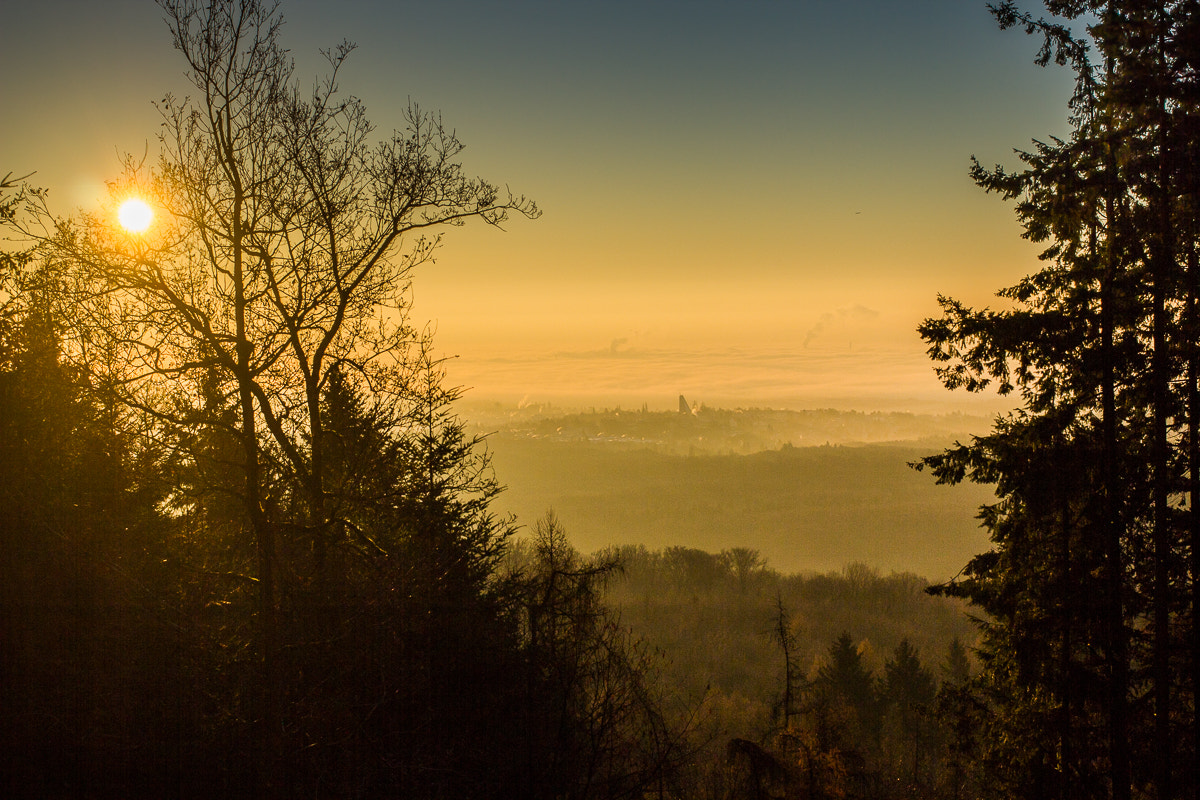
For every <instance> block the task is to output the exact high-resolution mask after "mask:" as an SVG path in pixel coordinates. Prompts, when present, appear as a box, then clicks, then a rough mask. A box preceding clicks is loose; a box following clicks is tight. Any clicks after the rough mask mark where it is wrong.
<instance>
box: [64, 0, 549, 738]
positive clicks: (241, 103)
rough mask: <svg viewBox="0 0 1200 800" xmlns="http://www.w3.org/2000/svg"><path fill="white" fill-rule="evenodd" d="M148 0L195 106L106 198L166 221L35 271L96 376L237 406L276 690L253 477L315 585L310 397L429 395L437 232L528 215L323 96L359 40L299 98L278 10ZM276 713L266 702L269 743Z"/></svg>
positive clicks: (179, 106) (340, 531) (174, 119)
mask: <svg viewBox="0 0 1200 800" xmlns="http://www.w3.org/2000/svg"><path fill="white" fill-rule="evenodd" d="M158 4H159V6H160V7H161V8H162V10H163V11H164V12H165V15H166V21H167V24H168V26H169V28H170V32H171V35H172V38H173V40H174V44H175V47H176V49H178V50H179V51H180V52H181V53H182V55H183V57H184V58H185V60H186V62H187V73H186V74H187V77H188V79H189V80H190V82H191V84H192V86H193V89H194V90H195V95H194V96H188V97H184V98H182V99H181V98H177V97H175V96H172V95H167V96H166V97H165V98H164V99H163V100H162V101H161V102H160V103H159V109H160V112H161V114H162V117H163V129H162V133H161V135H160V144H161V147H160V156H159V159H158V162H157V165H156V166H155V167H154V168H152V169H145V168H143V167H141V166H140V165H138V164H135V163H133V162H132V161H130V162H129V164H128V169H127V170H126V174H125V175H124V176H123V177H122V179H121V180H120V181H118V182H116V183H114V185H113V190H114V197H119V196H121V195H123V194H126V193H135V192H136V193H138V194H142V195H146V196H148V197H149V198H150V199H151V200H152V203H153V205H155V206H157V208H158V209H160V210H161V212H163V213H162V214H161V219H160V220H158V221H157V223H156V225H155V226H154V228H153V229H152V230H151V231H150V232H149V233H147V234H143V235H138V234H129V233H123V232H120V231H117V230H115V229H114V228H113V226H112V225H111V224H110V223H109V221H108V220H106V219H103V218H100V217H85V218H84V219H83V220H82V222H81V223H80V224H79V225H78V226H72V225H60V226H59V229H58V232H57V235H56V236H54V237H53V238H52V239H51V240H49V241H48V243H47V252H48V253H49V257H48V261H49V263H51V264H52V265H54V266H56V267H57V268H58V269H59V274H61V275H64V276H66V275H69V276H70V277H71V280H72V285H73V286H74V288H75V289H76V290H77V291H76V293H75V294H74V295H72V298H73V300H72V301H73V302H74V303H75V304H76V316H77V317H78V318H79V319H80V320H81V325H80V333H79V335H78V336H77V339H76V341H75V343H74V344H75V349H76V352H77V354H78V355H79V356H80V357H81V359H83V360H88V359H89V358H90V356H91V351H92V350H93V349H94V348H95V347H96V346H97V343H98V342H99V341H101V340H103V341H104V342H105V347H107V348H109V350H110V351H111V352H109V358H108V359H106V362H107V363H109V364H117V365H119V367H117V368H115V369H114V370H113V371H112V373H110V374H108V375H106V376H103V377H104V378H105V379H106V380H107V381H108V382H110V383H111V384H112V386H113V387H114V388H115V389H118V390H119V391H120V392H121V394H122V396H123V397H124V398H125V400H126V401H127V402H129V403H130V404H132V405H134V406H136V407H139V408H141V409H143V410H145V411H147V412H148V413H150V414H152V415H154V416H157V417H158V418H159V419H161V420H163V421H164V422H167V423H169V424H171V425H174V426H180V425H185V424H187V420H186V418H185V416H184V415H182V414H179V413H178V412H177V411H176V410H175V409H176V408H177V407H178V403H176V404H175V405H172V404H171V403H168V402H165V399H166V398H168V397H170V396H171V395H177V394H178V393H179V391H180V387H181V386H191V387H196V386H199V385H200V384H201V383H202V382H206V381H207V382H208V383H209V385H210V388H211V384H212V382H213V380H214V376H215V379H216V381H217V383H218V384H219V385H220V388H221V390H222V391H224V392H225V393H226V395H227V396H228V397H229V399H230V401H231V403H232V404H234V405H236V408H237V410H238V411H237V416H238V422H237V427H238V432H239V438H240V440H241V449H242V456H241V460H242V463H241V467H242V472H243V478H244V480H243V481H242V493H243V501H244V504H245V508H246V515H247V522H248V526H249V529H250V531H252V533H253V537H254V540H255V543H256V549H257V574H256V576H255V578H256V580H257V584H258V590H259V598H258V604H259V609H258V615H259V620H260V632H259V635H260V637H261V641H260V647H261V653H262V661H263V678H264V683H265V692H266V693H267V694H268V695H269V694H270V692H271V691H273V690H272V687H273V686H274V685H275V683H276V681H275V676H274V674H273V671H274V669H275V667H274V662H275V659H276V654H277V650H278V647H279V642H278V632H277V623H276V621H275V615H276V609H277V603H278V598H277V589H276V586H277V583H278V581H279V580H280V577H281V575H280V570H281V569H283V568H287V569H290V570H295V569H297V568H298V566H297V565H296V564H291V565H284V564H281V563H280V560H279V556H278V554H277V551H278V542H277V539H278V537H279V535H280V528H279V526H278V525H276V524H275V522H274V521H273V519H272V514H271V508H272V506H273V504H274V503H276V502H278V497H277V496H273V495H272V494H271V490H270V489H269V488H267V487H268V484H267V481H266V479H265V477H264V469H265V465H266V464H269V465H270V470H271V472H272V475H273V476H274V478H275V479H277V480H278V481H279V482H280V485H282V486H285V487H286V491H287V492H289V493H291V494H292V495H293V496H295V497H301V498H303V501H302V503H300V504H299V506H300V508H301V509H302V513H303V520H302V523H301V524H299V525H296V526H291V527H289V535H291V536H295V537H300V538H302V539H304V542H303V545H304V548H305V550H306V552H308V553H310V554H311V557H310V559H309V560H308V562H307V564H306V565H305V568H306V569H307V570H309V572H310V574H309V576H308V577H310V578H311V577H314V576H316V577H318V578H319V576H320V574H321V569H322V565H323V561H324V553H325V552H326V550H327V549H328V548H329V547H330V545H331V544H332V543H333V541H334V540H335V538H336V537H338V536H346V535H352V533H353V530H354V528H353V527H352V526H342V525H336V524H334V523H335V520H333V519H332V518H331V511H330V509H331V508H333V507H334V505H333V504H331V503H329V502H328V496H327V495H328V491H329V490H328V487H327V486H326V483H327V476H326V471H327V468H326V460H327V459H326V455H325V453H324V452H323V450H324V447H325V444H324V443H325V442H326V441H327V437H325V436H323V435H322V433H323V429H324V421H323V419H322V404H321V397H322V391H323V389H324V387H325V386H326V385H327V383H328V381H329V379H330V377H331V376H332V375H333V374H334V373H335V372H340V374H343V375H349V376H353V379H354V380H356V381H357V382H359V383H360V384H361V385H363V386H365V387H368V388H369V389H370V391H371V392H372V394H374V395H376V396H379V397H387V398H390V399H389V400H388V402H394V401H395V400H396V398H400V399H403V398H405V397H411V396H412V395H413V394H414V393H416V392H419V391H423V389H422V387H421V386H420V382H419V381H413V380H412V377H413V375H414V374H416V373H417V372H419V371H420V370H421V369H422V365H427V364H428V352H427V351H428V337H427V336H426V335H425V334H424V333H423V332H421V331H420V330H419V329H414V327H413V326H412V325H410V324H409V322H408V307H409V294H408V288H409V281H410V278H411V275H412V271H413V269H414V268H415V267H417V266H418V265H420V264H422V263H425V262H427V261H429V260H430V259H431V257H432V255H433V253H434V251H435V249H436V247H437V244H438V242H439V239H440V236H441V232H442V231H444V230H445V229H446V228H447V227H449V226H455V225H460V224H463V223H464V222H465V221H466V220H468V219H478V220H482V221H483V222H484V223H486V224H489V225H493V226H500V225H501V224H502V223H503V222H504V221H505V220H506V218H507V217H508V216H509V214H512V213H516V214H520V215H524V216H526V217H530V218H532V217H536V216H537V215H538V213H539V212H538V209H537V207H536V205H535V204H534V203H533V202H531V201H529V200H527V199H526V198H524V197H517V196H513V195H511V194H510V193H508V192H507V191H501V190H500V189H499V188H497V187H496V186H494V185H492V184H490V183H487V182H486V181H482V180H478V179H475V178H471V177H469V176H467V175H466V174H465V173H464V171H463V168H462V166H461V163H460V161H459V156H460V154H461V152H462V149H463V145H462V144H461V143H460V141H459V140H458V138H457V137H456V135H455V134H454V133H453V132H452V131H450V130H448V129H447V128H446V127H445V126H444V125H443V124H442V121H441V119H440V118H439V117H438V116H436V115H432V114H429V113H427V112H425V111H422V110H421V109H420V108H418V107H417V106H416V105H410V106H409V108H408V111H407V114H406V122H407V126H406V129H405V130H403V131H399V132H396V133H394V134H392V135H391V136H390V137H387V138H384V139H383V140H382V141H380V142H378V143H372V134H373V129H372V126H371V124H370V123H369V121H368V119H367V117H366V112H365V109H364V107H363V105H362V103H361V102H360V101H359V100H357V99H356V98H353V97H349V96H345V95H343V94H341V93H340V92H339V90H338V85H337V75H338V71H339V68H340V67H341V65H342V64H343V63H344V61H345V59H346V58H347V57H348V55H349V54H350V53H351V51H352V50H353V47H352V45H350V44H347V43H343V44H342V45H340V46H338V47H336V48H334V49H332V50H330V51H327V52H325V53H324V55H325V56H326V58H327V59H328V61H329V65H330V70H329V74H328V77H327V78H325V79H324V80H323V81H320V82H319V83H318V84H317V85H316V86H315V87H314V88H313V90H312V91H311V92H305V91H302V90H301V89H300V88H299V86H298V85H297V83H296V81H295V80H294V77H293V63H292V60H291V59H290V57H289V56H288V55H287V51H286V50H285V49H284V48H283V47H282V46H281V45H280V43H279V31H280V26H281V23H282V17H281V15H280V13H279V10H278V4H277V3H272V2H269V1H264V0H159V3H158ZM51 271H53V270H51ZM281 491H283V490H281ZM295 507H296V504H295V503H293V508H295ZM293 544H294V543H293ZM293 549H295V548H293ZM275 708H276V703H275V701H273V700H272V699H271V698H270V697H269V696H268V697H266V698H265V700H264V708H263V712H262V714H263V719H264V725H265V726H266V727H267V728H268V729H272V728H274V727H276V726H275V725H274V722H273V719H272V718H273V717H274V716H275V713H276V711H275Z"/></svg>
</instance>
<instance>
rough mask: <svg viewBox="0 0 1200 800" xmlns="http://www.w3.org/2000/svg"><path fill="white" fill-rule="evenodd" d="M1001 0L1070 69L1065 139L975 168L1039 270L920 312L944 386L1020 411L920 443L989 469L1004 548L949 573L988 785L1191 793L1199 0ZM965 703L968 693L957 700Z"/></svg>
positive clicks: (984, 514)
mask: <svg viewBox="0 0 1200 800" xmlns="http://www.w3.org/2000/svg"><path fill="white" fill-rule="evenodd" d="M1045 7H1046V11H1047V12H1048V17H1039V16H1037V15H1035V14H1033V13H1029V12H1026V11H1023V10H1021V9H1020V8H1018V7H1017V5H1016V4H1015V3H1014V2H1011V0H1008V1H1006V2H1003V3H1000V4H998V5H996V6H993V7H992V10H993V13H994V15H995V17H996V19H997V21H998V22H999V24H1000V25H1001V27H1004V28H1009V27H1017V28H1020V29H1023V30H1024V31H1026V32H1027V33H1029V34H1033V35H1035V36H1038V37H1040V38H1041V40H1042V43H1043V45H1042V48H1041V50H1040V52H1039V56H1038V61H1039V63H1041V64H1043V65H1045V64H1048V63H1049V62H1050V61H1054V62H1055V63H1056V64H1059V65H1068V66H1069V67H1070V68H1071V69H1073V70H1074V71H1075V74H1076V77H1077V81H1076V91H1075V94H1074V96H1073V98H1072V100H1071V105H1070V114H1071V121H1072V123H1073V133H1072V135H1071V137H1070V138H1069V139H1066V140H1060V139H1054V140H1051V141H1050V142H1035V143H1034V147H1033V148H1032V149H1030V150H1028V151H1018V156H1019V158H1020V159H1021V161H1022V162H1023V164H1024V167H1023V168H1022V169H1020V170H1018V171H1010V170H1007V169H1004V168H1002V167H996V168H995V169H993V170H988V169H985V168H984V167H983V166H982V165H980V164H979V163H977V162H976V163H975V164H974V166H973V168H972V177H973V178H974V179H975V181H976V182H977V183H978V184H979V185H980V186H981V187H983V188H984V189H985V190H987V191H989V192H997V193H999V194H1001V195H1003V196H1004V197H1005V198H1007V199H1010V200H1014V201H1016V210H1017V215H1018V217H1019V219H1020V220H1021V223H1022V225H1023V226H1024V229H1025V233H1024V236H1025V238H1027V239H1029V240H1031V241H1034V242H1039V243H1042V244H1044V246H1045V247H1044V250H1043V253H1042V259H1043V261H1044V266H1043V267H1042V268H1041V269H1040V270H1039V271H1038V272H1036V273H1035V274H1032V275H1030V276H1028V277H1026V278H1024V279H1023V280H1022V281H1020V282H1019V283H1018V284H1016V285H1015V286H1013V287H1010V288H1008V289H1005V290H1003V291H1001V292H1000V297H1001V298H1002V299H1003V300H1004V307H1003V308H1002V309H1001V310H999V311H993V310H989V309H983V310H976V309H971V308H967V307H966V306H964V305H962V304H961V303H958V302H956V301H954V300H952V299H949V298H941V305H942V312H943V313H942V316H941V317H940V318H938V319H930V320H927V321H926V322H925V323H924V324H923V325H922V326H921V329H920V330H921V335H922V336H923V337H924V338H925V340H926V341H927V342H928V343H929V353H930V356H931V357H932V358H933V359H934V361H935V362H936V363H937V365H938V368H937V369H938V374H939V375H940V377H941V378H942V380H943V381H944V382H945V384H946V385H947V386H948V387H950V388H963V389H966V390H968V391H980V390H983V389H985V388H987V387H988V386H990V385H995V386H996V387H997V388H998V390H999V391H1000V392H1001V393H1009V392H1015V393H1017V395H1018V397H1019V398H1020V401H1021V406H1020V408H1019V409H1018V410H1017V411H1015V412H1013V413H1012V414H1011V415H1008V416H1006V417H1003V418H1001V419H999V420H997V422H996V425H995V428H994V430H993V432H992V433H991V434H988V435H985V436H981V437H977V438H975V439H973V440H972V441H971V442H970V443H969V444H965V445H958V446H956V447H954V448H952V449H950V450H948V451H946V452H945V453H943V454H941V455H937V456H933V457H929V458H926V459H924V461H923V466H927V467H929V468H931V469H932V471H933V472H934V474H935V475H936V476H937V478H938V480H939V481H943V482H950V483H956V482H959V481H962V480H971V481H975V482H979V483H985V484H994V485H995V488H996V501H995V502H994V503H991V504H989V505H987V506H985V507H984V508H982V509H981V513H980V519H981V520H982V522H983V524H984V526H985V527H986V528H987V529H988V531H989V532H990V534H991V537H992V541H993V543H994V546H993V548H992V550H991V551H990V552H988V553H985V554H982V555H980V556H978V557H976V558H975V559H973V560H972V561H971V562H970V564H968V565H967V567H966V568H965V569H964V571H963V573H962V574H961V576H960V577H959V578H958V579H956V580H954V581H952V582H950V583H949V584H946V585H945V586H942V587H940V588H939V591H941V592H943V593H946V594H951V595H955V596H959V597H965V598H969V599H970V600H972V601H973V602H974V603H976V604H978V605H979V606H980V607H981V608H982V609H983V610H984V611H986V612H987V618H986V621H985V622H983V623H982V627H983V631H984V636H985V639H984V645H983V648H982V650H981V656H982V659H983V665H984V672H983V675H982V677H981V679H980V682H979V685H978V694H977V695H976V700H975V702H977V703H978V704H980V706H981V707H983V708H986V713H984V714H983V715H982V716H981V717H980V719H981V720H982V722H983V725H982V736H981V739H980V746H981V748H982V750H981V753H980V764H979V766H980V768H981V769H982V773H981V778H980V781H981V785H982V786H984V787H986V788H987V789H988V790H989V791H991V792H994V793H996V794H997V796H1005V797H1039V798H1041V797H1114V798H1129V797H1132V796H1135V795H1136V796H1139V797H1142V796H1147V797H1158V798H1170V797H1175V796H1179V795H1186V796H1191V795H1192V794H1193V793H1194V791H1195V790H1196V787H1197V778H1196V771H1195V766H1194V764H1195V760H1196V753H1197V752H1200V751H1198V749H1197V741H1198V735H1200V727H1198V726H1200V722H1198V720H1200V717H1198V716H1197V711H1196V703H1195V698H1196V691H1197V676H1198V673H1197V672H1196V667H1195V665H1196V663H1197V658H1196V653H1197V646H1196V645H1197V640H1196V636H1197V633H1196V626H1195V624H1194V619H1195V613H1196V612H1195V609H1196V607H1197V600H1198V599H1200V594H1198V593H1197V587H1198V585H1200V583H1198V581H1200V570H1198V569H1197V564H1198V563H1200V562H1197V561H1196V554H1197V552H1200V547H1198V546H1197V543H1198V542H1200V537H1198V534H1200V516H1198V513H1200V512H1198V511H1197V509H1196V502H1197V500H1200V491H1198V490H1200V479H1198V478H1197V475H1198V474H1200V473H1198V472H1197V469H1198V466H1197V465H1200V435H1198V434H1200V422H1198V419H1200V418H1198V414H1200V386H1198V383H1197V381H1198V380H1200V373H1198V370H1197V365H1198V364H1200V361H1198V360H1197V356H1198V350H1197V341H1198V339H1197V336H1196V328H1195V325H1196V320H1197V319H1200V317H1197V314H1196V311H1197V308H1200V306H1197V293H1196V289H1195V287H1196V281H1195V278H1196V269H1197V242H1196V234H1197V231H1198V230H1200V228H1198V226H1197V220H1196V210H1197V203H1196V189H1197V182H1196V167H1195V165H1196V156H1197V155H1198V154H1200V149H1198V148H1200V140H1198V139H1197V132H1198V131H1200V127H1198V126H1197V125H1196V119H1197V114H1198V109H1197V105H1196V103H1197V100H1198V99H1200V95H1197V92H1196V86H1197V72H1196V68H1197V65H1198V64H1200V55H1198V54H1200V49H1197V47H1198V44H1200V39H1198V38H1197V36H1196V31H1197V30H1200V28H1198V27H1197V25H1198V23H1200V13H1198V11H1197V8H1196V4H1195V3H1191V2H1155V3H1147V2H1100V1H1099V0H1093V1H1091V2H1053V1H1051V0H1047V2H1046V3H1045ZM960 709H961V710H962V711H963V712H964V713H966V706H965V705H960Z"/></svg>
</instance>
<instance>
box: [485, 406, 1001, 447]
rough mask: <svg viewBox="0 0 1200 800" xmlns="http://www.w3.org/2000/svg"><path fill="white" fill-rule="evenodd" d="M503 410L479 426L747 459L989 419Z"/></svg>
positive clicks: (952, 429) (933, 441)
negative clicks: (769, 452)
mask: <svg viewBox="0 0 1200 800" xmlns="http://www.w3.org/2000/svg"><path fill="white" fill-rule="evenodd" d="M496 405H498V404H495V405H493V406H486V405H481V406H479V410H480V412H481V414H482V415H486V416H484V417H482V418H481V419H479V420H477V421H478V422H480V423H484V424H487V423H488V422H489V421H490V422H491V423H492V424H494V425H495V426H496V427H497V429H498V431H499V434H500V435H501V436H502V437H504V438H510V437H511V438H518V439H520V438H530V439H546V440H550V441H557V442H595V443H601V444H605V445H610V446H626V447H630V448H638V449H650V450H654V451H655V452H659V453H669V454H673V455H728V454H734V453H740V454H744V455H745V454H751V453H758V452H761V451H763V450H778V449H780V448H781V447H810V446H820V445H838V444H868V443H873V444H885V443H897V442H905V443H910V444H911V443H916V442H918V441H919V442H921V443H923V444H926V445H928V446H931V447H932V446H941V445H943V444H946V443H948V442H952V441H954V439H955V438H957V437H961V436H964V435H967V434H969V433H975V432H979V431H983V430H986V429H987V427H988V423H989V422H990V420H989V419H988V418H987V417H982V416H979V417H976V416H967V415H963V414H946V415H940V416H939V415H932V414H909V413H899V412H871V413H864V412H861V411H841V410H836V409H829V408H826V409H810V410H803V411H793V410H786V409H770V408H747V409H742V408H739V409H721V408H709V407H707V406H699V407H697V409H696V410H695V412H694V413H689V414H681V413H679V412H678V411H648V410H646V409H641V410H633V409H621V408H617V409H615V410H608V409H605V410H603V411H595V410H593V411H591V412H579V413H566V412H563V411H558V410H556V409H553V408H550V409H543V408H542V407H539V406H531V407H527V408H525V409H518V410H516V411H511V410H507V409H502V408H497V407H495V406H496ZM489 417H490V420H489V419H488V418H489Z"/></svg>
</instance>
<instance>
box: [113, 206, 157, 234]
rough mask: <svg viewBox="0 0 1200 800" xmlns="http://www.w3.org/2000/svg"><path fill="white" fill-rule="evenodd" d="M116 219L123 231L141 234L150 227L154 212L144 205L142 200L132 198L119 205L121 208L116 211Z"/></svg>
mask: <svg viewBox="0 0 1200 800" xmlns="http://www.w3.org/2000/svg"><path fill="white" fill-rule="evenodd" d="M117 219H118V220H119V221H120V223H121V227H122V228H124V229H125V230H127V231H131V232H132V233H141V232H142V231H144V230H146V228H149V227H150V222H151V220H153V219H154V211H153V210H151V208H150V206H148V205H146V203H145V201H144V200H139V199H138V198H136V197H132V198H130V199H128V200H126V201H125V202H124V203H122V204H121V208H120V209H118V211H117Z"/></svg>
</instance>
